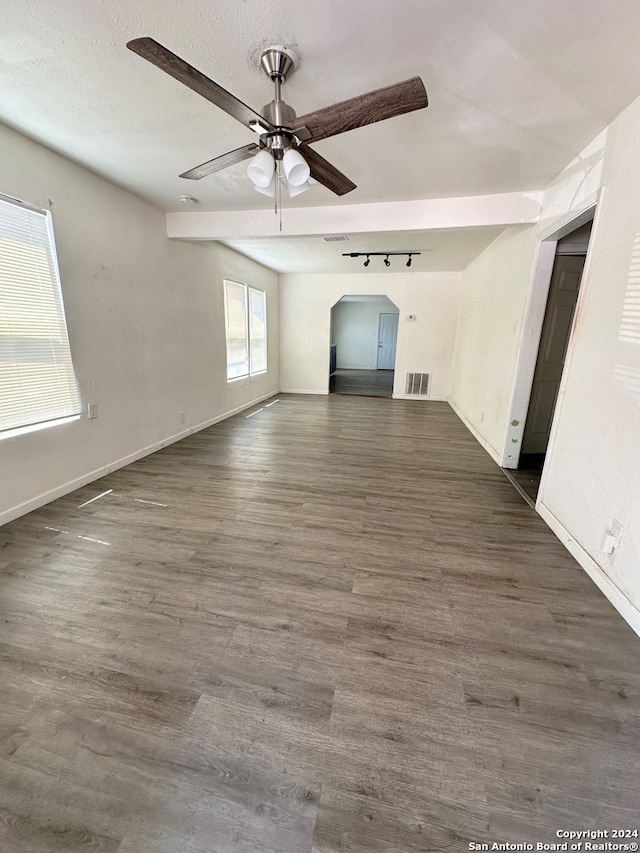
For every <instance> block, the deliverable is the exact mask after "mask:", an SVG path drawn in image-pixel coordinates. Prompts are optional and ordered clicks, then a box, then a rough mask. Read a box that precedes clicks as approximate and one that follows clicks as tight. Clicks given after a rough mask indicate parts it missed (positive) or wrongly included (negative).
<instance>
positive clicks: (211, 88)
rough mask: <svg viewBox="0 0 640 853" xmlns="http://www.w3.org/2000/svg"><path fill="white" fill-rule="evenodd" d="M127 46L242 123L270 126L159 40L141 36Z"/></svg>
mask: <svg viewBox="0 0 640 853" xmlns="http://www.w3.org/2000/svg"><path fill="white" fill-rule="evenodd" d="M127 47H128V48H129V50H132V51H133V52H134V53H137V54H138V56H141V57H142V58H143V59H146V60H147V61H148V62H150V63H151V64H152V65H155V66H156V67H157V68H159V69H160V70H161V71H164V72H166V73H167V74H169V75H170V76H171V77H173V78H174V80H178V82H180V83H184V85H185V86H188V87H189V88H190V89H193V91H194V92H197V93H198V94H199V95H202V97H203V98H206V99H207V100H208V101H211V103H212V104H215V105H216V106H217V107H220V109H221V110H224V111H225V113H228V114H229V115H230V116H233V118H235V119H237V120H238V121H239V122H242V124H244V125H249V123H250V122H256V121H257V122H259V123H260V124H261V125H262V126H263V127H264V128H265V130H273V125H272V124H271V123H270V122H268V121H267V120H266V119H264V118H263V117H262V116H261V115H260V113H257V112H256V111H255V110H252V109H251V107H248V106H247V105H246V104H243V103H242V101H240V100H238V98H236V96H235V95H232V94H231V92H227V90H226V89H223V88H222V86H218V84H217V83H214V82H213V80H209V78H208V77H205V75H204V74H201V73H200V71H197V70H196V69H195V68H193V67H192V66H191V65H189V63H188V62H185V61H184V59H180V57H179V56H176V55H175V53H172V52H171V51H170V50H168V49H167V48H166V47H163V45H161V44H159V43H158V42H157V41H155V39H152V38H149V37H148V36H144V37H143V38H138V39H133V41H130V42H127Z"/></svg>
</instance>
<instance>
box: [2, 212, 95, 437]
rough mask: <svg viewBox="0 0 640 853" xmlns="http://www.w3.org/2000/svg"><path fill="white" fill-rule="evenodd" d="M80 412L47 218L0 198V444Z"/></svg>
mask: <svg viewBox="0 0 640 853" xmlns="http://www.w3.org/2000/svg"><path fill="white" fill-rule="evenodd" d="M80 411H81V403H80V395H79V393H78V385H77V382H76V377H75V374H74V372H73V364H72V362H71V351H70V349H69V338H68V335H67V325H66V321H65V316H64V307H63V304H62V291H61V288H60V277H59V274H58V263H57V258H56V253H55V245H54V241H53V228H52V225H51V214H50V213H49V212H48V211H46V210H40V209H39V208H37V207H32V206H31V205H28V204H25V203H23V202H20V201H17V200H15V199H10V198H8V197H7V196H0V437H2V435H3V432H4V434H5V435H6V434H7V432H6V431H7V430H11V431H12V434H13V431H14V430H21V429H24V428H28V427H30V426H31V427H32V426H34V425H36V424H38V425H47V424H48V423H49V422H51V421H56V420H58V419H61V418H66V417H70V416H72V415H79V414H80Z"/></svg>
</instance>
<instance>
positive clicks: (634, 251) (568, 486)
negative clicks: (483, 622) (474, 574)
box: [451, 99, 640, 633]
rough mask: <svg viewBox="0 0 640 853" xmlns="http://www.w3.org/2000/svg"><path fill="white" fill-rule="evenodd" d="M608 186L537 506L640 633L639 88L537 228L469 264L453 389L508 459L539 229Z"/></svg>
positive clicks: (541, 293) (499, 456) (547, 204)
mask: <svg viewBox="0 0 640 853" xmlns="http://www.w3.org/2000/svg"><path fill="white" fill-rule="evenodd" d="M601 188H603V195H602V200H601V202H600V204H599V205H598V210H597V212H596V219H595V222H594V227H593V231H592V237H591V241H590V245H589V253H588V256H587V263H586V266H585V272H584V275H583V279H582V285H581V290H580V296H579V300H578V306H577V311H576V318H575V321H574V328H573V333H572V339H571V343H570V346H569V350H568V353H567V359H566V362H565V369H564V374H563V380H562V386H561V390H560V394H559V398H558V404H557V406H556V412H555V417H554V424H553V429H552V433H551V440H550V443H549V449H548V453H547V458H546V462H545V468H544V474H543V479H542V483H541V488H540V493H539V496H538V503H537V506H536V509H537V510H538V512H539V513H540V514H541V515H542V517H543V518H544V519H545V521H547V523H548V524H549V525H550V526H551V528H552V529H553V530H554V531H555V532H556V534H557V535H558V536H559V538H560V539H561V540H562V541H563V542H564V543H565V545H566V546H567V548H569V550H570V551H571V552H572V553H573V554H574V556H575V557H576V559H577V560H578V561H579V562H580V564H581V565H582V566H583V568H585V570H586V571H587V572H588V573H589V574H590V576H591V577H592V578H593V580H594V581H595V582H596V583H597V584H598V585H599V586H600V588H601V589H602V590H603V592H604V593H605V594H606V595H607V597H608V598H609V599H610V600H611V601H612V603H613V604H614V605H615V606H616V607H617V608H618V609H619V610H620V612H621V613H622V614H623V616H624V617H625V618H626V619H627V621H628V622H629V623H630V624H631V625H632V626H633V627H634V629H635V630H636V631H637V632H638V633H640V318H639V317H638V313H637V306H638V299H639V298H640V99H639V100H638V101H636V102H635V103H633V104H632V105H631V106H630V107H629V108H628V109H627V110H625V112H623V113H622V114H621V115H620V116H619V117H618V119H616V121H614V122H613V123H612V124H611V125H610V126H609V127H608V128H607V129H606V130H605V131H604V132H603V133H602V134H600V135H599V136H598V137H597V139H595V140H594V141H593V143H591V145H589V146H588V147H587V148H586V149H585V151H583V152H582V153H581V155H580V156H579V157H577V158H576V159H575V160H574V161H573V162H572V163H571V164H570V165H569V166H568V167H567V169H566V170H565V171H564V172H563V173H562V174H561V175H559V176H558V178H557V179H556V180H555V181H554V182H553V183H552V185H551V186H550V187H549V188H548V189H547V191H546V193H545V195H544V200H543V210H542V214H541V218H540V224H539V226H538V227H537V228H535V229H532V228H531V227H527V228H525V229H508V230H507V231H505V232H503V234H502V235H501V236H500V237H498V238H497V239H496V240H495V241H494V242H493V243H492V244H491V246H489V247H488V248H487V249H486V250H485V251H484V252H483V254H482V255H480V256H479V257H478V258H477V259H476V260H475V261H474V262H473V263H472V264H470V266H469V267H468V268H467V269H466V270H465V271H464V273H463V277H462V279H463V286H462V293H461V301H460V314H459V321H458V330H457V337H456V348H455V357H454V369H453V383H452V393H451V402H452V404H453V405H454V407H455V408H456V409H457V411H458V412H459V413H460V414H461V416H462V417H463V419H464V420H465V421H466V422H467V424H468V426H469V427H470V428H471V430H472V431H473V432H474V434H475V435H476V436H477V437H478V438H479V440H480V441H481V443H482V444H483V445H484V446H485V447H486V448H487V450H488V451H489V452H490V453H491V455H492V456H493V457H494V458H495V459H496V461H498V462H499V463H500V462H501V463H502V464H506V463H507V462H508V456H509V453H510V450H509V448H510V447H511V442H517V441H518V435H521V432H522V418H523V417H524V416H525V415H526V405H527V398H528V390H527V389H526V388H524V386H525V385H526V384H527V381H525V382H524V383H523V382H520V383H518V375H517V371H518V370H519V371H520V373H522V375H524V374H527V375H528V381H530V379H531V375H532V370H533V361H532V358H531V357H530V355H531V352H533V350H535V349H536V348H537V342H538V340H539V335H540V327H541V323H542V316H543V312H544V300H545V299H546V290H545V281H546V285H547V286H548V281H549V277H550V274H551V267H552V262H553V253H554V246H555V243H553V242H550V243H549V242H546V241H545V240H543V241H542V242H540V240H539V238H546V237H547V236H549V235H551V234H553V233H554V232H556V231H559V230H563V231H564V233H566V231H567V230H569V229H570V227H571V226H570V224H569V223H570V222H571V221H572V219H574V218H575V217H577V216H582V215H583V214H584V211H585V210H586V209H587V208H588V207H589V206H590V205H591V204H592V203H593V202H594V200H595V199H596V198H597V197H598V193H599V191H600V189H601ZM534 231H535V232H537V234H536V233H534ZM534 317H535V322H534V321H533V320H532V318H534ZM625 326H626V329H627V333H626V334H625V332H624V331H623V329H624V328H625ZM533 337H535V340H533ZM532 343H533V346H532ZM517 364H518V365H519V367H518V368H517V367H516V365H517ZM514 371H516V372H514ZM526 379H527V377H526V376H525V380H526ZM516 411H518V412H520V411H521V414H518V416H517V419H516V420H513V418H514V412H516ZM614 519H617V520H618V521H620V522H621V523H622V524H623V525H624V533H623V536H622V540H621V543H620V546H619V548H618V549H617V550H616V551H615V552H614V554H613V555H611V556H608V555H605V554H603V553H602V545H603V541H604V537H605V532H606V530H607V529H608V528H609V527H610V525H611V524H612V522H613V520H614Z"/></svg>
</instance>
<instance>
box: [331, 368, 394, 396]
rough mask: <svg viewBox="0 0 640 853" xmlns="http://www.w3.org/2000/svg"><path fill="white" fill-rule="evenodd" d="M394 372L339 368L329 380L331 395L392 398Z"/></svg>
mask: <svg viewBox="0 0 640 853" xmlns="http://www.w3.org/2000/svg"><path fill="white" fill-rule="evenodd" d="M393 376H394V371H393V370H347V369H345V368H338V370H336V372H335V373H333V374H332V375H331V377H330V379H329V391H330V393H331V394H356V395H358V396H361V397H391V396H392V394H393Z"/></svg>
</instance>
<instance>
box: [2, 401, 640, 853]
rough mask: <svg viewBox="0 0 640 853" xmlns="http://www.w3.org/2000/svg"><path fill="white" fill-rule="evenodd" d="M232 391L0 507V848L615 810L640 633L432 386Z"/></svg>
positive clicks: (153, 846) (494, 837)
mask: <svg viewBox="0 0 640 853" xmlns="http://www.w3.org/2000/svg"><path fill="white" fill-rule="evenodd" d="M255 411H256V414H253V412H252V411H249V412H246V413H244V414H241V415H237V416H236V417H234V418H231V419H229V420H227V421H225V422H223V423H220V424H218V425H217V426H215V427H212V428H210V429H208V430H205V431H203V432H200V433H198V434H196V435H194V436H191V437H190V438H188V439H185V440H184V441H181V442H180V443H178V444H174V445H172V446H170V447H168V448H166V449H164V450H162V451H160V452H158V453H155V454H153V455H152V456H149V457H147V458H145V459H143V460H141V461H139V462H136V463H135V464H133V465H130V466H129V467H127V468H125V469H123V470H121V471H117V472H115V473H113V474H110V475H109V476H107V477H105V478H103V479H102V480H101V481H99V482H96V483H92V484H91V485H88V486H86V487H84V488H83V489H81V490H79V491H78V492H76V493H74V494H72V495H68V496H67V497H65V498H62V499H60V500H58V501H55V502H54V503H52V504H50V505H48V506H47V507H44V508H42V509H40V510H38V511H36V512H33V513H31V514H30V515H28V516H26V517H24V518H22V519H19V520H17V521H15V522H13V523H11V524H9V525H6V526H5V527H3V528H0V546H1V547H0V561H1V563H0V565H1V571H0V609H1V611H2V612H1V614H0V655H1V670H0V679H1V680H0V851H2V853H54V851H55V853H59V852H60V851H78V853H81V851H85V850H86V851H89V850H96V851H101V853H105V851H106V853H116V851H117V853H258V851H260V853H311V851H313V853H338V851H339V853H383V851H384V853H426V851H434V850H442V849H447V850H451V851H456V852H457V853H461V851H466V850H468V849H469V847H468V845H469V843H470V842H472V841H473V842H478V843H483V842H485V843H492V842H493V841H502V842H505V841H509V842H514V843H517V842H530V843H535V842H537V841H539V842H547V843H553V842H557V841H558V839H557V837H556V832H557V830H559V829H574V830H582V829H611V828H629V829H633V828H637V827H638V822H639V821H638V797H639V793H638V792H639V791H640V639H638V637H636V636H635V635H634V634H633V633H632V631H631V630H630V629H629V628H628V627H627V626H626V624H625V623H624V622H623V620H622V619H621V617H620V616H619V615H618V614H617V613H616V612H615V611H614V609H613V608H612V607H611V605H610V604H609V603H608V602H607V601H606V599H605V598H604V597H603V596H602V595H601V594H600V592H599V591H598V590H597V589H596V587H595V586H594V584H593V583H592V582H591V581H590V580H589V578H588V577H587V576H586V574H584V572H583V571H582V570H581V569H580V568H579V567H578V566H577V564H576V563H575V562H574V561H573V559H572V558H571V557H570V556H569V554H568V553H567V552H566V551H565V549H564V548H563V547H562V546H561V544H560V543H559V542H558V541H557V540H556V538H555V537H554V536H553V534H552V533H551V532H550V531H549V530H548V528H547V527H546V526H545V525H544V523H543V522H542V520H541V519H540V518H539V517H538V516H537V515H536V514H535V513H534V512H533V511H532V510H531V509H530V507H529V506H527V505H526V504H525V503H524V501H523V500H522V499H521V497H520V496H519V495H518V494H517V492H516V491H515V490H514V489H513V487H512V486H511V484H510V483H509V482H508V481H507V480H506V479H505V477H504V476H503V473H502V471H501V470H500V469H499V468H498V467H497V466H495V465H494V463H493V462H492V461H491V459H490V458H489V457H488V456H487V454H486V453H485V452H484V451H483V450H482V449H481V448H480V446H479V445H478V444H477V443H476V442H475V440H474V439H473V438H472V437H471V435H470V434H469V433H468V432H467V431H466V429H465V428H464V426H463V425H462V424H461V423H460V422H459V421H458V420H457V418H456V417H455V415H454V414H453V413H452V411H451V409H450V408H449V407H448V406H447V405H446V404H444V403H424V402H414V401H399V400H398V401H391V400H386V399H374V398H359V397H346V396H328V397H306V396H305V397H302V396H294V395H291V396H282V397H281V398H280V400H279V402H277V403H275V404H273V405H270V406H268V407H267V406H265V404H262V405H261V406H260V407H256V410H255ZM247 415H250V417H247ZM103 493H104V494H103ZM99 495H102V496H101V497H98V496H99ZM94 498H97V499H96V500H93V499H94ZM90 501H91V502H90Z"/></svg>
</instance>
